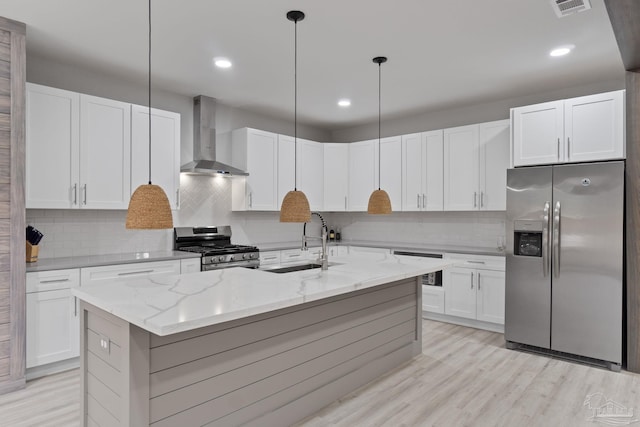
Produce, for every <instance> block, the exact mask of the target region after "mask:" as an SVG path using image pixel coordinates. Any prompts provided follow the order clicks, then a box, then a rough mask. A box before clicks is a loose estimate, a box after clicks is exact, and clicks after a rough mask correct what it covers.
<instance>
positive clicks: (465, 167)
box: [444, 125, 480, 211]
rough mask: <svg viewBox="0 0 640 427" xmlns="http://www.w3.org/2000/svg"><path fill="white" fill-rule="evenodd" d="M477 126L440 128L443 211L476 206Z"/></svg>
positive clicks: (478, 146) (478, 156)
mask: <svg viewBox="0 0 640 427" xmlns="http://www.w3.org/2000/svg"><path fill="white" fill-rule="evenodd" d="M479 166H480V140H479V126H478V125H469V126H460V127H456V128H449V129H445V130H444V210H445V211H470V210H477V209H478V197H479V194H478V184H479V183H478V177H479Z"/></svg>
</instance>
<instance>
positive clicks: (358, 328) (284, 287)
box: [73, 254, 451, 427]
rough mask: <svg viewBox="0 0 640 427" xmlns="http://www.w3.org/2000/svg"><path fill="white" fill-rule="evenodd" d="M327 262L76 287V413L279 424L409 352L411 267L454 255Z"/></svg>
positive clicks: (413, 312)
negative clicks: (78, 318) (299, 268)
mask: <svg viewBox="0 0 640 427" xmlns="http://www.w3.org/2000/svg"><path fill="white" fill-rule="evenodd" d="M331 264H332V265H331V266H330V267H329V270H327V271H322V270H320V269H313V270H305V271H299V272H292V273H286V274H275V273H271V272H267V271H261V270H251V269H243V268H230V269H223V270H214V271H208V272H202V273H191V274H184V275H167V276H164V277H161V278H158V277H154V278H149V279H137V280H132V281H129V282H118V283H116V282H114V283H111V284H108V285H100V286H91V287H81V288H78V289H74V290H73V294H74V295H75V296H76V297H78V298H79V299H80V300H81V304H80V308H81V373H82V381H81V385H82V400H81V403H82V404H81V410H82V414H83V415H82V419H83V425H88V426H93V425H100V426H107V425H108V426H119V425H122V426H147V425H153V426H181V427H186V426H192V425H194V426H196V425H197V426H200V425H205V424H207V425H221V426H227V425H255V426H283V425H288V424H290V423H292V422H295V421H297V420H299V419H302V418H304V417H305V416H307V415H309V414H311V413H313V412H315V411H317V410H318V409H320V408H322V407H323V406H325V405H327V404H329V403H331V402H332V401H334V400H336V399H337V398H339V397H340V396H343V395H345V394H347V393H349V392H350V391H352V390H355V389H357V388H358V387H360V386H362V385H364V384H366V383H367V382H369V381H371V380H373V379H375V378H377V377H379V376H380V375H382V374H383V373H385V372H387V371H389V370H391V369H393V368H395V367H397V366H399V365H400V364H402V363H404V362H406V361H408V360H410V359H411V358H413V357H414V356H416V355H417V354H419V353H420V352H421V348H422V342H421V315H420V314H421V284H420V281H419V276H421V275H422V274H425V273H428V272H432V271H437V270H441V269H442V268H445V267H447V266H449V265H451V261H447V260H440V259H416V258H412V257H403V256H395V255H389V254H361V255H349V256H344V257H335V258H332V259H331Z"/></svg>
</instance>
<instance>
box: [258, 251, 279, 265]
mask: <svg viewBox="0 0 640 427" xmlns="http://www.w3.org/2000/svg"><path fill="white" fill-rule="evenodd" d="M278 264H280V251H260V265H278Z"/></svg>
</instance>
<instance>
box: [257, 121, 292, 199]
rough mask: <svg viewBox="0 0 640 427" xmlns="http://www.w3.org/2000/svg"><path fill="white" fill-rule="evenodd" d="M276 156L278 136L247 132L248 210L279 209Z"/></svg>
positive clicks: (261, 132) (269, 133) (260, 132)
mask: <svg viewBox="0 0 640 427" xmlns="http://www.w3.org/2000/svg"><path fill="white" fill-rule="evenodd" d="M277 156H278V135H276V134H275V133H271V132H263V131H259V130H255V129H249V130H248V135H247V169H246V171H247V172H249V176H248V177H247V178H246V180H247V188H246V195H247V197H248V204H247V209H248V210H254V211H277V210H279V209H280V206H279V205H278V181H277V179H278V169H277V168H278V157H277ZM290 190H293V188H291V189H290ZM287 191H289V190H287ZM285 194H286V193H285Z"/></svg>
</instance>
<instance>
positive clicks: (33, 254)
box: [27, 242, 40, 262]
mask: <svg viewBox="0 0 640 427" xmlns="http://www.w3.org/2000/svg"><path fill="white" fill-rule="evenodd" d="M39 249H40V247H39V246H38V245H32V244H31V243H29V242H27V262H36V261H38V252H39Z"/></svg>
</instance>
